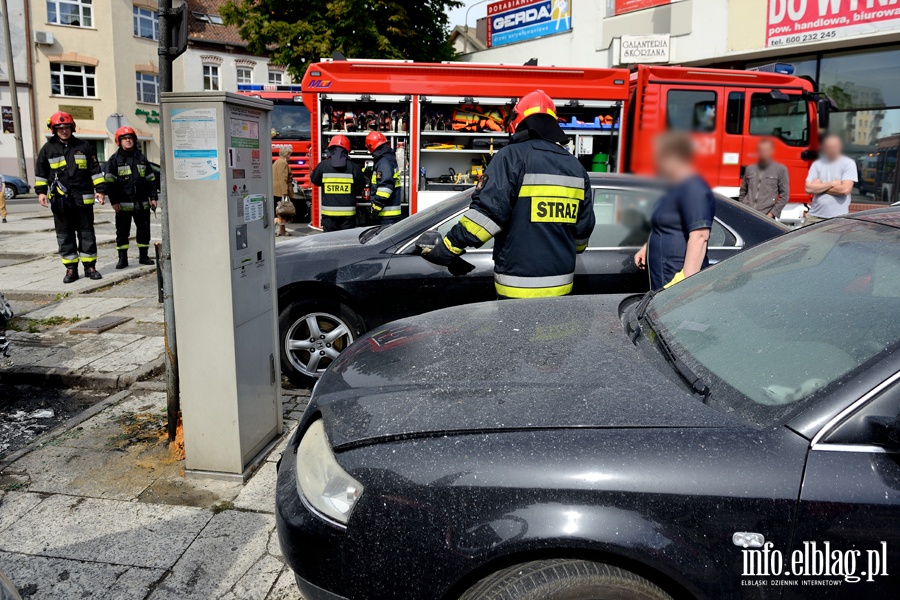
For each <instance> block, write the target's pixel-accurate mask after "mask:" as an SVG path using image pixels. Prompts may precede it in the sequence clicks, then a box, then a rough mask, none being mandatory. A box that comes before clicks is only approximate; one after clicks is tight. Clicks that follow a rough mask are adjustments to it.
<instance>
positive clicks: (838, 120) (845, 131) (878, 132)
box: [829, 109, 900, 203]
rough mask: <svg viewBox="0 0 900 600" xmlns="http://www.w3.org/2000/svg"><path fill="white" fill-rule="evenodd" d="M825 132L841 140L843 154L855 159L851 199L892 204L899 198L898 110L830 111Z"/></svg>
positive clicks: (899, 115)
mask: <svg viewBox="0 0 900 600" xmlns="http://www.w3.org/2000/svg"><path fill="white" fill-rule="evenodd" d="M829 132H831V133H834V134H836V135H838V136H839V137H840V138H841V139H842V140H843V141H844V154H846V155H847V156H849V157H850V158H852V159H853V160H855V161H856V170H857V184H856V186H855V188H854V190H853V199H854V200H855V201H860V202H871V201H872V200H877V201H881V202H885V203H893V202H897V201H898V200H900V194H898V191H900V187H898V186H900V178H898V175H900V173H898V171H897V155H898V149H900V109H893V110H854V111H847V112H839V113H834V114H832V115H831V125H830V126H829Z"/></svg>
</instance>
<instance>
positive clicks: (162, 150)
mask: <svg viewBox="0 0 900 600" xmlns="http://www.w3.org/2000/svg"><path fill="white" fill-rule="evenodd" d="M171 12H172V0H159V5H158V17H159V48H158V50H157V53H158V54H159V91H160V93H162V92H171V91H172V55H171V46H172V39H171V38H172V32H171V29H170V27H169V17H170V16H171ZM166 122H167V119H166V116H165V115H162V119H160V126H159V170H160V190H159V204H160V207H161V208H162V210H161V211H160V212H161V215H160V219H161V221H162V249H161V250H162V252H161V256H160V259H159V261H158V264H157V268H158V269H159V270H160V272H161V273H162V297H163V316H164V320H165V332H166V405H167V407H168V409H167V412H168V419H169V426H168V434H169V440H170V441H174V440H175V435H176V431H177V429H178V413H179V410H180V408H181V405H180V399H179V389H178V349H177V346H176V343H175V298H174V296H173V293H172V245H171V242H170V240H169V197H168V193H167V192H168V190H167V187H168V186H167V184H166Z"/></svg>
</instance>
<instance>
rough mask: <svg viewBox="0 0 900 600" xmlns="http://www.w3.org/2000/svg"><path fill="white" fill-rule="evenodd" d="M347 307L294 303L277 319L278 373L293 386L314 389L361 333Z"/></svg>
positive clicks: (319, 300)
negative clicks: (335, 360)
mask: <svg viewBox="0 0 900 600" xmlns="http://www.w3.org/2000/svg"><path fill="white" fill-rule="evenodd" d="M361 324H362V320H361V319H360V318H359V316H358V315H357V314H356V313H355V312H353V311H352V310H350V309H349V308H348V307H347V306H345V305H343V304H341V303H339V302H336V301H333V300H329V299H326V298H315V297H313V298H303V299H302V300H295V301H293V302H292V303H291V304H289V305H287V306H286V307H285V308H284V309H282V311H281V314H280V315H279V317H278V330H279V334H280V338H281V339H280V341H281V344H280V346H281V371H282V373H283V374H284V375H286V376H287V378H288V379H289V380H290V381H291V383H293V384H294V385H296V386H300V387H307V386H311V385H313V384H314V383H315V382H316V380H317V379H318V378H319V377H320V376H321V375H322V373H324V372H325V369H326V368H328V365H330V364H331V363H332V362H333V361H334V359H336V358H337V357H338V355H339V354H340V353H341V352H343V351H344V350H346V349H347V346H349V345H350V344H352V343H353V340H355V339H356V338H357V337H358V336H359V334H360V333H361V331H362V325H361Z"/></svg>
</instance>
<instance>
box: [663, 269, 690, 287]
mask: <svg viewBox="0 0 900 600" xmlns="http://www.w3.org/2000/svg"><path fill="white" fill-rule="evenodd" d="M684 280H685V276H684V271H678V272H677V273H675V277H673V278H672V281H670V282H669V283H667V284H666V285H664V286H663V289H667V288H670V287H672V286H673V285H675V284H676V283H678V282H680V281H684Z"/></svg>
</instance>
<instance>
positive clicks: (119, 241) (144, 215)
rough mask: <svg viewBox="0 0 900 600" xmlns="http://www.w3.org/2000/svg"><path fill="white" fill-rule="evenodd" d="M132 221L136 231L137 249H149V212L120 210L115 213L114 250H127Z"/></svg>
mask: <svg viewBox="0 0 900 600" xmlns="http://www.w3.org/2000/svg"><path fill="white" fill-rule="evenodd" d="M132 219H134V225H135V229H137V235H136V238H137V247H138V248H149V247H150V211H149V210H125V209H122V210H120V211H119V212H117V213H116V250H128V238H130V237H131V221H132Z"/></svg>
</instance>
